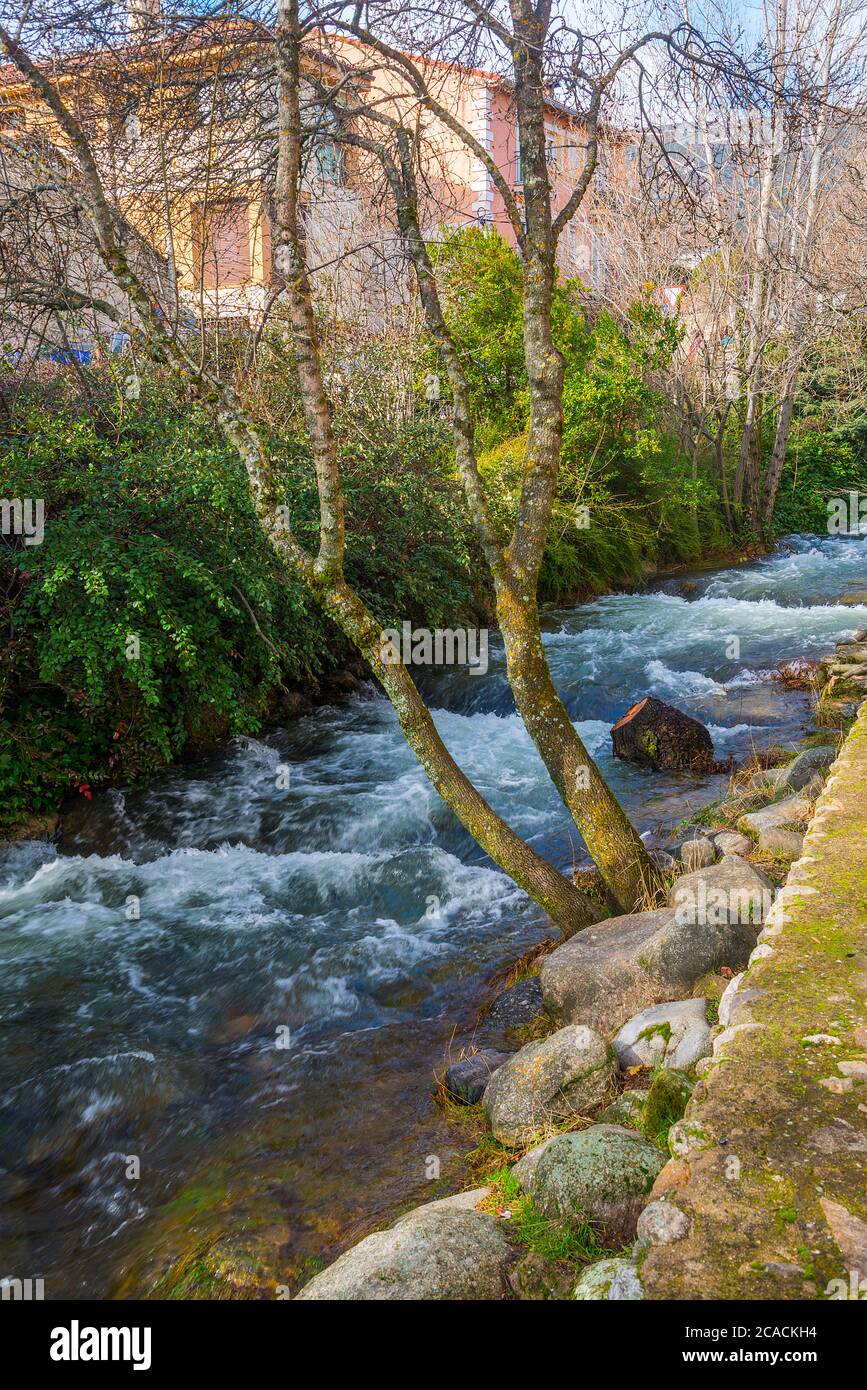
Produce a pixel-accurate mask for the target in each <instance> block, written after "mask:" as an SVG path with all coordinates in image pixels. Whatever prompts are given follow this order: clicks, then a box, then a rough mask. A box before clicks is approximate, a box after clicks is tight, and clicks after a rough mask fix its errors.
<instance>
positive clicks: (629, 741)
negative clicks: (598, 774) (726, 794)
mask: <svg viewBox="0 0 867 1390" xmlns="http://www.w3.org/2000/svg"><path fill="white" fill-rule="evenodd" d="M611 741H612V744H613V747H614V756H615V758H623V759H624V760H625V761H626V762H629V763H638V764H639V765H641V766H644V767H652V768H655V769H656V770H659V769H661V768H668V769H674V770H676V771H683V770H685V771H689V772H698V773H705V772H715V771H717V770H718V769H719V767H720V764H719V763H717V761H716V759H715V758H714V755H713V740H712V739H711V736H710V734H709V733H708V731H707V729H706V728H705V727H704V725H703V724H700V723H699V721H698V720H697V719H693V718H692V717H691V716H690V715H688V714H684V713H683V711H682V710H679V709H675V707H674V705H667V704H665V702H664V701H663V700H656V699H654V697H653V696H652V695H648V696H646V697H645V699H643V700H639V701H638V703H637V704H635V705H633V706H632V707H631V708H630V709H628V710H627V711H626V713H625V714H624V715H623V717H622V718H621V719H618V721H617V723H616V724H615V725H614V727H613V728H612V730H611Z"/></svg>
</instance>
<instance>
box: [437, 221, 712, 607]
mask: <svg viewBox="0 0 867 1390" xmlns="http://www.w3.org/2000/svg"><path fill="white" fill-rule="evenodd" d="M433 255H434V260H435V262H436V264H437V267H438V271H439V274H440V277H441V279H442V282H443V290H444V302H445V306H446V314H447V318H448V322H449V326H450V328H451V331H452V334H453V336H454V339H455V343H456V346H457V348H458V351H459V353H460V356H461V359H462V362H463V365H464V369H465V371H466V374H467V379H468V381H469V385H470V390H471V394H472V400H473V404H474V408H475V411H476V420H477V430H478V438H479V441H480V443H481V444H482V445H483V448H482V452H481V454H480V458H479V465H480V468H481V470H482V473H483V475H484V477H485V480H486V484H487V487H488V492H489V495H490V498H491V503H492V508H493V511H494V514H495V516H496V518H497V520H498V522H499V525H500V529H501V531H502V533H503V535H504V536H505V535H507V534H508V532H509V531H510V529H511V526H512V524H513V522H514V518H515V515H516V512H517V506H518V498H519V496H520V489H521V484H522V480H523V471H524V463H525V458H526V448H527V426H528V417H529V405H528V392H527V378H526V371H525V368H524V361H523V349H522V320H521V315H522V288H521V273H522V272H521V263H520V260H519V258H518V256H517V254H516V253H515V252H514V251H513V250H512V249H511V248H510V247H509V246H508V245H507V243H506V242H505V241H504V239H503V238H502V237H501V236H500V235H499V234H498V233H497V232H494V231H486V232H483V231H480V230H478V229H476V228H471V229H469V230H462V231H457V232H451V233H449V234H448V235H447V236H446V237H445V238H444V240H443V241H442V242H441V243H439V244H438V245H437V246H436V247H435V248H434V249H433ZM553 317H554V338H555V342H556V345H557V347H558V349H559V351H560V352H561V353H562V354H563V358H564V362H565V380H564V392H563V409H564V428H563V449H562V457H561V466H560V476H559V481H558V488H557V495H556V499H555V503H554V510H553V515H552V521H551V533H550V538H549V542H548V547H547V550H546V554H545V557H544V561H543V565H542V571H541V575H540V586H539V592H540V597H541V598H542V599H543V600H557V599H563V598H567V597H572V596H575V595H580V594H588V593H595V592H599V591H601V590H603V589H605V588H607V587H609V586H610V585H611V584H612V583H635V582H637V581H638V580H640V578H641V576H642V571H643V567H644V563H645V562H646V561H657V560H660V561H691V560H696V559H698V558H699V557H700V556H701V555H702V554H703V553H705V551H706V550H707V549H709V548H712V547H714V546H721V545H723V544H725V541H726V536H725V532H724V528H723V526H722V523H721V521H720V520H719V502H718V497H717V493H716V488H715V486H714V484H713V483H711V482H710V481H709V480H708V479H707V478H706V477H703V476H698V477H695V478H694V477H693V476H692V468H691V465H689V464H688V463H687V461H686V460H685V459H684V458H683V457H682V455H681V454H680V453H679V451H678V449H677V447H676V446H675V444H674V443H673V441H672V440H671V438H670V437H669V436H668V434H667V433H666V431H665V428H664V426H663V423H662V406H663V400H662V396H661V395H660V393H659V391H658V390H656V389H655V388H654V387H653V386H652V384H651V382H652V378H653V374H654V373H657V372H659V371H660V370H661V369H662V368H664V367H665V366H666V365H667V364H668V362H669V361H670V360H671V356H672V354H673V352H674V351H675V349H676V347H677V345H678V343H679V340H680V336H681V330H680V328H679V325H678V324H677V322H676V321H675V320H673V319H670V318H666V317H665V316H663V315H662V314H661V313H660V311H659V310H658V309H657V308H655V307H654V306H653V305H652V304H651V303H650V302H649V300H647V299H643V300H641V301H639V302H638V303H636V304H635V305H633V307H632V309H631V310H630V313H629V315H628V318H627V319H626V321H624V322H622V323H617V322H615V320H614V319H613V318H612V317H611V316H610V315H609V314H608V313H606V312H605V311H601V312H599V313H598V314H597V315H596V316H595V318H594V319H593V320H592V321H590V319H589V318H588V314H587V297H586V294H585V292H584V290H583V287H582V286H581V285H580V284H579V283H578V282H577V281H575V282H569V283H567V284H565V285H558V286H557V288H556V290H555V295H554V305H553ZM585 508H586V512H585V511H584V510H583V509H585ZM588 523H589V524H588Z"/></svg>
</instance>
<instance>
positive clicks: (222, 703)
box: [0, 383, 476, 826]
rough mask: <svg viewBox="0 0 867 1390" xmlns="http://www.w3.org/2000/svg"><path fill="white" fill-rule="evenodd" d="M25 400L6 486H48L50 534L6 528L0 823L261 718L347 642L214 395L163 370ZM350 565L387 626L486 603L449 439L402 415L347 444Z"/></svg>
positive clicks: (298, 468)
mask: <svg viewBox="0 0 867 1390" xmlns="http://www.w3.org/2000/svg"><path fill="white" fill-rule="evenodd" d="M49 404H50V406H51V408H50V409H46V401H45V399H44V398H37V397H35V396H32V397H29V398H28V397H25V398H23V399H22V398H19V400H18V403H17V406H16V408H15V410H14V412H13V417H12V420H11V424H10V425H9V426H8V427H7V430H6V432H5V435H4V437H3V438H2V439H0V468H2V474H0V476H2V478H3V483H2V495H3V496H5V497H20V498H44V499H45V509H46V521H45V538H44V542H43V544H41V545H34V546H24V544H23V542H22V541H21V540H20V538H14V539H13V538H10V537H3V538H2V549H0V586H2V593H3V595H4V596H5V598H4V599H3V600H2V607H0V619H2V621H3V626H4V628H5V630H6V631H5V642H4V648H3V657H2V664H0V739H2V749H3V751H2V754H0V807H2V811H0V826H2V825H5V826H9V825H12V824H14V823H15V822H17V821H20V820H21V819H22V818H23V817H25V816H26V815H28V814H33V813H37V812H43V811H46V810H50V809H51V808H52V807H53V806H55V805H56V804H57V801H58V800H59V797H60V795H61V794H62V793H63V792H64V791H66V790H68V789H70V788H72V787H74V786H76V785H77V786H80V787H84V788H85V789H86V791H85V794H86V792H87V790H89V788H90V786H91V785H92V784H93V783H95V782H98V781H100V780H102V779H104V778H107V777H123V778H132V777H136V776H138V775H141V774H144V773H147V772H148V771H149V770H151V769H152V768H153V767H155V766H156V765H158V764H159V763H161V762H164V761H167V760H169V759H172V758H174V757H177V756H178V755H179V754H180V753H181V752H183V751H184V749H186V748H187V747H188V746H189V745H190V744H191V743H195V742H196V741H200V740H208V739H210V738H213V737H225V736H231V735H235V734H248V733H251V732H253V731H255V730H256V729H258V728H259V727H260V726H261V723H262V721H263V720H264V719H265V718H267V717H268V715H269V713H273V712H274V709H275V702H276V700H277V698H278V697H279V695H280V691H281V687H283V686H285V685H286V683H287V682H290V683H292V682H294V683H305V684H315V682H316V681H317V680H318V679H319V678H320V677H322V676H323V675H326V674H327V673H328V671H329V670H331V669H333V668H334V667H335V666H338V665H340V664H341V662H343V661H345V659H346V657H347V656H348V654H349V653H348V650H347V646H346V644H345V642H344V640H343V639H342V637H341V636H340V635H339V634H338V633H337V631H336V629H334V628H333V626H332V625H331V624H330V623H329V622H328V621H327V620H326V619H325V618H323V616H322V615H321V614H320V612H319V611H318V610H317V609H316V607H315V606H314V605H313V604H312V602H311V600H309V599H308V597H307V596H306V594H305V592H304V591H303V589H302V587H301V586H300V583H299V581H298V580H297V579H296V578H295V577H294V575H292V574H290V573H287V572H286V571H285V569H284V567H283V566H282V565H281V563H280V561H279V560H278V558H277V557H276V556H275V555H274V554H273V552H272V551H271V549H270V547H269V546H268V545H267V543H266V542H265V540H264V538H263V537H262V534H261V532H260V530H259V527H258V525H257V522H256V518H255V516H254V514H253V511H252V508H251V505H250V501H249V496H248V492H247V482H246V477H245V475H244V472H243V468H242V466H241V464H240V462H239V461H238V460H237V458H236V457H235V455H234V453H233V452H232V451H231V450H230V449H228V448H227V446H226V445H225V443H224V442H223V440H222V438H221V437H218V436H216V435H215V433H214V430H213V428H212V427H211V425H210V424H209V423H208V421H207V420H206V418H205V416H204V413H203V412H202V411H201V410H200V409H199V407H198V406H197V405H196V404H195V403H192V402H184V401H182V400H179V399H178V398H177V396H176V394H174V393H173V391H172V390H171V389H170V388H169V387H168V386H167V385H166V384H164V383H163V384H161V383H153V384H152V385H151V386H150V387H148V388H147V389H146V390H145V392H144V393H143V398H142V400H141V401H140V402H138V403H136V404H135V405H134V406H130V404H129V403H127V402H119V401H118V400H117V399H116V398H115V397H114V396H112V394H111V392H110V391H108V390H106V391H105V395H104V399H102V400H101V401H99V402H98V409H97V410H95V411H94V412H91V413H88V412H87V411H85V409H84V407H83V406H82V405H81V404H80V403H76V402H70V401H69V400H63V399H59V400H53V401H49ZM343 448H344V452H345V453H346V455H347V458H346V494H347V511H348V540H349V543H348V553H347V572H348V575H349V577H350V579H351V580H352V582H354V583H356V584H357V585H358V587H359V589H360V590H361V592H362V593H363V594H364V596H365V598H366V599H367V600H368V602H369V603H370V604H371V606H372V608H373V610H374V612H376V613H377V614H378V615H379V616H380V617H381V619H382V621H383V623H384V625H390V624H391V623H393V622H395V621H398V620H400V619H403V618H410V619H413V620H416V621H424V622H426V623H427V624H428V625H430V626H435V625H444V620H445V619H446V618H449V619H451V620H454V618H455V615H456V614H458V613H460V612H468V611H470V610H472V608H473V605H474V604H475V602H476V596H475V595H474V593H473V590H472V587H471V584H470V582H469V580H468V577H467V576H468V571H469V567H470V566H469V550H468V543H467V540H466V528H465V526H464V523H463V519H462V511H461V508H460V505H459V502H458V498H457V493H456V488H455V485H454V483H453V482H451V481H450V480H449V478H448V476H447V472H448V469H447V463H446V462H445V459H444V455H443V451H442V447H441V441H434V443H433V446H432V444H431V441H430V439H428V440H427V441H425V440H424V439H422V438H420V437H419V432H418V430H414V429H413V428H412V426H408V427H407V429H406V430H404V431H403V433H399V434H397V435H395V433H394V432H393V431H389V432H388V433H387V437H383V438H378V437H376V435H375V434H371V433H370V432H368V434H367V436H366V438H365V440H364V441H363V442H361V443H359V442H358V441H356V443H355V444H354V445H350V444H349V442H348V441H347V442H345V443H344V445H343ZM271 449H272V453H273V455H274V457H275V458H276V460H277V466H278V473H279V476H280V479H281V482H282V486H283V488H284V496H285V500H286V503H287V505H288V506H289V507H290V510H291V514H292V518H293V524H294V525H295V527H296V529H297V531H298V534H299V536H300V537H301V538H302V540H304V541H305V543H307V544H309V545H310V546H311V548H312V547H313V545H314V544H315V538H316V521H317V502H316V493H315V486H314V480H313V476H312V469H311V467H310V464H309V460H308V458H307V455H306V452H305V450H304V448H303V446H302V445H301V444H300V443H299V441H298V439H297V438H294V437H292V436H291V435H289V436H284V437H282V438H273V439H272V440H271Z"/></svg>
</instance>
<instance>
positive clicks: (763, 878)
mask: <svg viewBox="0 0 867 1390" xmlns="http://www.w3.org/2000/svg"><path fill="white" fill-rule="evenodd" d="M745 819H746V817H745ZM774 894H775V890H774V885H773V883H772V882H771V880H770V879H769V878H768V876H767V874H766V873H765V872H764V871H763V870H762V869H759V868H758V867H757V866H756V865H755V864H749V863H747V861H746V859H741V858H740V856H739V855H737V854H727V855H725V857H724V858H723V859H721V860H720V862H719V863H718V864H711V865H709V866H708V868H706V869H697V870H696V871H695V873H691V874H684V875H683V877H682V878H679V879H678V880H677V882H676V883H673V884H672V886H671V888H670V889H669V893H668V903H669V906H670V907H672V908H674V910H675V916H676V918H677V921H678V922H680V923H681V924H682V925H684V926H687V925H689V926H699V927H704V926H711V925H713V926H717V927H719V926H730V927H733V926H737V925H740V926H747V927H755V928H758V926H759V925H760V924H761V923H762V922H764V920H765V917H766V916H767V914H768V912H769V911H770V909H771V905H772V904H773V901H774ZM753 944H754V945H755V938H754V939H753ZM721 963H722V964H725V965H732V966H737V965H739V964H740V960H735V961H731V960H727V961H724V962H721Z"/></svg>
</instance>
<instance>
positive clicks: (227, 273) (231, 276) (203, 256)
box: [197, 199, 250, 290]
mask: <svg viewBox="0 0 867 1390" xmlns="http://www.w3.org/2000/svg"><path fill="white" fill-rule="evenodd" d="M197 240H198V252H199V272H200V276H201V285H202V287H203V288H204V289H206V290H212V289H218V288H220V287H222V286H228V285H244V284H246V283H247V282H248V281H249V279H250V221H249V214H248V211H247V204H246V202H244V201H243V200H242V199H231V200H229V201H227V202H225V203H223V204H221V205H219V206H217V207H211V208H209V209H208V210H207V211H205V210H202V211H201V212H200V213H199V217H198V237H197Z"/></svg>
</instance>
